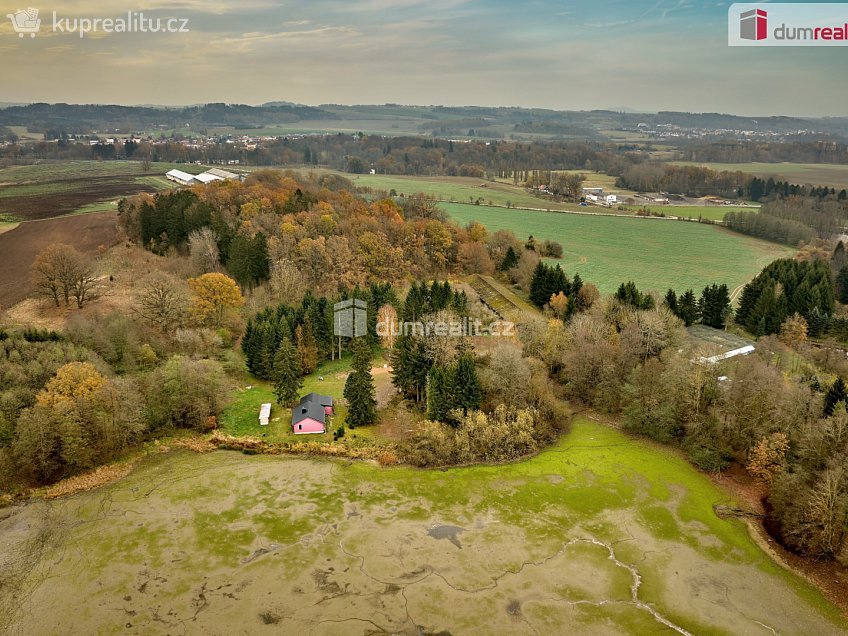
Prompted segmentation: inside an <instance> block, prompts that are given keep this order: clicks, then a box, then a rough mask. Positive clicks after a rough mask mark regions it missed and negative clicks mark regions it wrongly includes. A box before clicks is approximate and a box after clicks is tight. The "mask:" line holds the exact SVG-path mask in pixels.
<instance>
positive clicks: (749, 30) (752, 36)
mask: <svg viewBox="0 0 848 636" xmlns="http://www.w3.org/2000/svg"><path fill="white" fill-rule="evenodd" d="M739 37H740V38H742V39H743V40H765V39H766V38H767V37H768V13H767V12H766V11H763V10H762V9H751V10H750V11H745V13H743V14H742V17H741V18H740V19H739Z"/></svg>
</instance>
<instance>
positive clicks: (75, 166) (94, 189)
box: [0, 161, 204, 220]
mask: <svg viewBox="0 0 848 636" xmlns="http://www.w3.org/2000/svg"><path fill="white" fill-rule="evenodd" d="M172 168H180V169H182V170H185V171H186V172H192V173H194V172H202V171H203V169H204V168H203V167H201V166H196V165H185V164H172V163H152V164H151V165H150V170H149V171H147V172H145V171H144V170H143V169H142V164H141V163H140V162H138V161H60V162H48V161H45V162H42V163H39V164H36V165H31V166H11V167H8V168H0V219H7V220H33V219H47V218H53V217H57V216H65V215H69V214H81V213H89V212H102V211H104V210H114V209H115V205H114V202H115V201H116V200H117V199H119V198H121V197H123V196H127V195H130V194H135V193H137V192H157V191H159V190H164V189H166V188H169V187H172V184H171V183H170V182H169V181H167V180H166V179H165V178H164V176H163V175H164V174H165V172H167V171H168V170H171V169H172Z"/></svg>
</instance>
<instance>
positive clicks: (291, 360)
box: [274, 337, 303, 406]
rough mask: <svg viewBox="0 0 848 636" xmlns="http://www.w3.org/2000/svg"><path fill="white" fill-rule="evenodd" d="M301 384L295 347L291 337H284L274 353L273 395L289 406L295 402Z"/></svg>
mask: <svg viewBox="0 0 848 636" xmlns="http://www.w3.org/2000/svg"><path fill="white" fill-rule="evenodd" d="M302 386H303V379H302V378H301V377H300V362H299V361H298V359H297V349H295V346H294V345H293V344H292V341H291V339H290V338H288V337H285V338H283V340H282V342H280V347H279V349H277V353H276V354H275V355H274V395H276V396H277V403H278V404H282V405H284V406H291V405H292V404H294V403H295V402H297V396H298V393H299V392H300V389H301V387H302Z"/></svg>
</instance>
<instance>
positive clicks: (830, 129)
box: [0, 101, 848, 140]
mask: <svg viewBox="0 0 848 636" xmlns="http://www.w3.org/2000/svg"><path fill="white" fill-rule="evenodd" d="M301 122H305V123H304V125H303V128H304V130H307V131H309V132H316V131H318V132H320V131H322V130H324V131H328V132H329V131H333V132H336V131H339V130H345V129H348V128H350V127H351V126H354V127H355V126H356V125H357V124H358V123H360V122H361V123H363V126H364V124H365V123H368V122H370V123H371V124H372V125H371V127H370V128H368V130H371V131H372V132H383V131H385V132H386V133H387V134H420V135H436V136H441V137H452V136H457V137H459V136H462V137H477V138H485V139H503V138H510V137H512V136H514V137H516V138H525V139H532V138H537V137H541V138H548V139H561V140H568V139H584V140H598V139H603V138H604V136H603V132H602V131H608V130H632V131H636V132H638V131H640V130H646V129H647V130H656V129H657V128H658V127H663V126H665V127H669V126H678V127H682V128H687V129H695V130H705V131H712V132H714V133H715V134H721V131H725V130H727V131H756V132H759V133H776V134H786V135H795V134H799V133H800V134H802V135H803V134H807V135H817V136H818V138H821V139H827V138H836V139H848V117H829V118H821V119H808V118H801V117H775V116H770V117H741V116H737V115H730V114H724V113H683V112H673V111H662V112H658V113H642V112H636V111H633V110H632V109H628V108H626V107H619V108H615V109H610V110H591V111H573V110H571V111H569V110H550V109H541V108H517V107H487V106H415V105H401V104H382V105H367V104H364V105H354V106H347V105H340V104H322V105H320V106H305V105H302V104H294V103H291V102H285V101H276V102H269V103H266V104H263V105H261V106H248V105H244V104H223V103H214V104H203V105H196V106H183V107H163V106H117V105H99V104H62V103H59V104H44V103H36V104H26V105H12V104H9V105H5V106H4V107H3V108H2V109H0V126H27V127H28V128H29V130H30V131H31V132H35V133H39V132H44V131H62V132H65V133H74V134H90V133H95V132H107V131H108V132H112V131H115V130H123V131H152V130H157V129H160V130H174V129H186V128H188V129H190V130H192V131H203V130H206V129H208V128H222V127H231V128H234V129H237V130H250V129H259V128H269V127H271V128H273V127H288V128H291V129H296V128H297V127H298V126H297V125H298V124H300V123H301ZM344 122H355V123H351V124H350V125H345V124H344ZM393 130H397V131H398V132H396V133H394V132H392V131H393Z"/></svg>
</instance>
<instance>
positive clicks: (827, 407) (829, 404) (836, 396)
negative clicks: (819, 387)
mask: <svg viewBox="0 0 848 636" xmlns="http://www.w3.org/2000/svg"><path fill="white" fill-rule="evenodd" d="M839 402H842V403H843V404H846V406H848V389H846V387H845V381H844V380H843V379H842V377H841V376H839V377H837V378H836V381H835V382H834V383H833V384H832V385H831V387H830V389H829V390H828V392H827V394H826V395H825V396H824V414H825V416H827V417H830V416H831V415H833V410H834V409H835V408H836V405H837V404H838V403H839Z"/></svg>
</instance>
